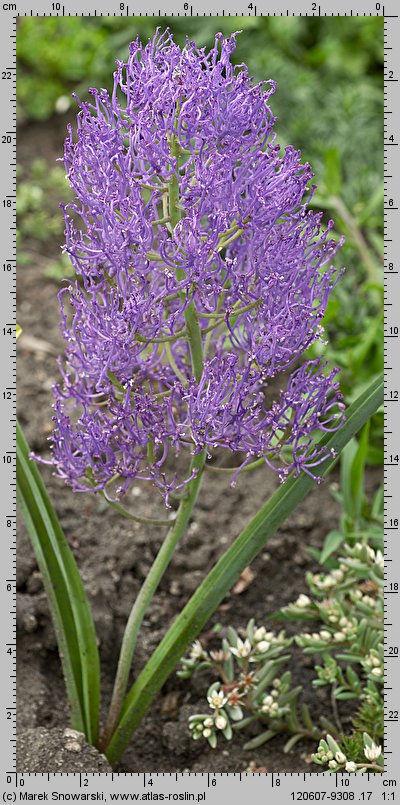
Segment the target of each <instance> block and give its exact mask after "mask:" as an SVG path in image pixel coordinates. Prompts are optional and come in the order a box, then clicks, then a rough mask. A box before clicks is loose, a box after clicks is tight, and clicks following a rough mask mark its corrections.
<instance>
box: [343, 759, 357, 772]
mask: <svg viewBox="0 0 400 805" xmlns="http://www.w3.org/2000/svg"><path fill="white" fill-rule="evenodd" d="M345 769H346V771H357V765H356V763H354V760H349V761H348V763H346V766H345Z"/></svg>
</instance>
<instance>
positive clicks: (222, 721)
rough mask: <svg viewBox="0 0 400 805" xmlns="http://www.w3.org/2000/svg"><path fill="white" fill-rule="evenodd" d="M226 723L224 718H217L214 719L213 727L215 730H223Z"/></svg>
mask: <svg viewBox="0 0 400 805" xmlns="http://www.w3.org/2000/svg"><path fill="white" fill-rule="evenodd" d="M227 723H228V722H227V720H226V718H225V717H224V716H217V717H216V719H215V726H216V728H217V730H224V729H225V727H226V725H227Z"/></svg>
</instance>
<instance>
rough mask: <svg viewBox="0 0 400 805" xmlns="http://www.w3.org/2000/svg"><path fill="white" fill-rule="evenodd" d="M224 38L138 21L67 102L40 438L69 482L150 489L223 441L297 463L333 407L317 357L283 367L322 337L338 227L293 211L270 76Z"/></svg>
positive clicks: (295, 161) (303, 465) (334, 415)
mask: <svg viewBox="0 0 400 805" xmlns="http://www.w3.org/2000/svg"><path fill="white" fill-rule="evenodd" d="M234 49H235V35H234V36H231V37H229V38H228V39H223V37H222V35H221V34H218V35H217V36H216V38H215V44H214V47H213V48H212V49H211V51H210V52H206V51H205V49H198V48H197V47H196V45H195V44H193V43H192V42H189V41H187V42H186V45H185V47H183V48H182V49H181V48H179V47H178V46H177V45H176V44H175V43H174V41H173V38H172V36H171V34H170V33H169V31H168V30H167V31H165V32H164V33H160V32H159V31H157V33H156V35H155V36H154V38H153V39H152V40H151V41H149V42H148V44H147V45H145V46H143V45H142V44H141V43H140V42H139V41H138V40H136V41H135V42H133V43H132V44H131V46H130V55H129V58H128V60H127V62H126V63H123V62H117V69H116V71H115V73H114V91H113V94H112V96H111V97H110V96H109V95H108V93H107V92H106V91H105V90H103V89H101V90H96V89H92V90H91V95H92V97H93V102H90V103H89V102H81V101H79V105H80V111H79V114H78V128H77V136H76V138H74V136H73V133H72V130H71V129H70V130H69V136H68V138H67V140H66V143H65V166H66V170H67V176H68V179H69V182H70V185H71V187H72V188H73V191H74V194H75V199H74V201H73V202H72V203H70V204H67V205H66V207H65V221H66V246H65V250H66V252H67V253H68V255H69V256H70V259H71V261H72V264H73V266H74V268H75V271H76V274H77V279H76V282H74V283H73V284H71V285H70V286H69V287H66V288H64V289H63V290H62V292H61V293H60V305H61V314H62V332H63V335H64V337H65V340H66V343H67V346H66V356H65V360H64V361H61V360H60V364H59V365H60V370H61V374H62V381H61V382H60V383H59V384H56V385H55V387H54V395H55V405H54V410H55V414H54V421H55V428H54V432H53V435H52V437H51V443H52V464H53V465H54V467H55V469H56V472H57V474H58V475H59V476H60V477H62V478H64V479H65V481H66V482H67V483H69V484H70V485H71V486H72V487H73V488H74V489H76V490H80V491H84V490H89V489H91V490H104V492H105V493H106V495H108V496H110V497H111V495H112V494H114V495H116V496H117V497H121V495H122V494H123V493H124V491H126V489H127V488H128V486H129V484H130V483H131V481H132V479H134V478H135V479H146V480H150V481H152V482H153V483H154V484H155V485H156V486H157V487H158V488H159V489H160V490H161V491H162V493H163V494H164V496H165V498H166V501H167V503H168V495H169V493H170V492H171V491H176V489H178V488H179V487H181V486H184V485H185V483H187V481H188V480H190V477H192V476H191V475H190V471H189V472H188V473H187V474H186V477H183V478H182V477H180V478H178V476H177V475H175V474H174V471H173V470H172V471H171V468H170V465H171V462H168V461H167V458H168V456H169V455H170V454H171V452H172V453H173V454H175V453H176V452H177V451H178V450H179V449H180V448H187V449H188V452H191V453H192V454H193V453H196V452H199V451H202V450H204V451H206V453H207V455H208V456H209V457H210V456H212V454H213V452H214V450H215V449H217V448H218V449H220V448H226V449H227V450H229V451H235V452H236V451H237V452H240V453H241V465H240V467H241V468H243V467H244V466H245V465H246V464H248V463H249V462H252V461H253V460H255V459H258V458H261V457H262V458H264V460H265V462H266V464H267V465H269V466H271V467H272V468H273V469H274V470H276V471H277V472H278V473H279V475H280V478H281V480H284V479H285V478H286V477H287V475H288V473H289V472H290V471H291V470H293V469H294V471H295V473H296V474H298V473H299V472H300V471H301V470H305V471H306V472H308V473H310V474H314V472H315V467H316V466H317V465H318V463H320V462H321V461H322V460H323V458H324V455H325V453H324V449H323V448H322V447H318V445H317V444H316V443H315V442H314V440H313V431H315V430H316V429H322V430H334V429H336V428H338V427H339V426H340V424H341V422H342V419H343V408H344V406H343V403H342V401H341V395H340V392H339V388H338V383H337V381H336V370H334V371H331V372H327V371H326V367H325V364H324V363H323V362H322V361H319V360H317V361H308V362H306V363H304V364H303V365H302V366H301V367H300V368H297V369H295V370H294V371H293V365H294V364H295V363H296V362H297V361H298V359H299V357H300V356H301V355H302V353H303V352H304V351H305V350H306V349H307V347H309V346H310V344H312V343H313V342H314V341H315V340H316V339H321V338H322V332H323V330H322V327H321V319H322V318H323V316H324V313H325V310H326V305H327V302H328V297H329V294H330V292H331V291H332V289H333V288H334V286H335V284H336V282H337V279H338V276H339V274H338V272H337V271H336V270H335V269H334V268H333V267H332V265H331V260H332V258H333V256H334V254H335V253H336V251H337V249H338V247H339V245H340V242H339V243H335V241H334V240H332V238H331V237H330V230H331V228H332V226H333V222H332V221H329V223H328V225H327V226H326V227H325V228H324V227H323V225H322V213H315V212H313V211H311V210H309V209H308V207H307V205H308V203H309V200H310V197H311V195H312V192H313V187H311V188H310V187H309V182H310V180H311V178H312V176H313V174H312V172H311V168H310V165H309V164H307V163H306V164H302V163H301V155H300V152H299V151H296V150H295V149H294V148H293V147H291V146H289V147H287V148H286V149H285V150H283V151H282V149H281V148H280V146H279V145H278V144H277V143H276V135H275V134H274V123H275V118H274V116H273V114H272V112H271V110H270V107H269V100H270V96H271V95H272V94H273V92H274V91H275V84H274V82H272V81H268V82H264V83H260V84H255V83H254V82H253V79H252V78H251V77H249V75H248V72H247V68H246V66H245V65H239V66H237V67H235V66H233V65H232V64H231V61H230V57H231V54H232V52H233V50H234ZM290 367H292V370H291V371H292V374H291V375H290V376H289V380H288V382H287V379H286V383H285V384H286V386H287V387H286V390H285V391H282V392H281V394H280V398H279V399H277V400H276V401H275V402H271V399H270V397H271V392H270V389H269V386H270V384H271V381H272V380H273V379H274V378H275V377H276V375H277V374H278V373H280V372H283V371H287V370H288V369H289V368H290ZM267 401H268V402H267ZM283 448H285V451H284V457H282V449H283ZM286 448H287V449H286ZM239 469H240V468H239ZM238 471H239V470H238ZM237 474H238V473H236V475H237ZM113 479H114V480H115V479H116V482H117V483H116V485H117V489H116V490H114V491H113V493H112V492H111V481H112V480H113ZM234 482H235V478H234Z"/></svg>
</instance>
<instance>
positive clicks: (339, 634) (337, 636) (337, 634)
mask: <svg viewBox="0 0 400 805" xmlns="http://www.w3.org/2000/svg"><path fill="white" fill-rule="evenodd" d="M333 637H334V638H335V640H338V641H339V642H340V641H341V640H345V639H346V635H345V634H344V632H335V634H334V635H333Z"/></svg>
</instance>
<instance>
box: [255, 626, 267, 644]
mask: <svg viewBox="0 0 400 805" xmlns="http://www.w3.org/2000/svg"><path fill="white" fill-rule="evenodd" d="M264 637H265V626H260V627H259V628H258V629H256V630H255V632H254V640H255V641H256V642H257V643H258V641H259V640H264Z"/></svg>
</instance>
